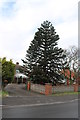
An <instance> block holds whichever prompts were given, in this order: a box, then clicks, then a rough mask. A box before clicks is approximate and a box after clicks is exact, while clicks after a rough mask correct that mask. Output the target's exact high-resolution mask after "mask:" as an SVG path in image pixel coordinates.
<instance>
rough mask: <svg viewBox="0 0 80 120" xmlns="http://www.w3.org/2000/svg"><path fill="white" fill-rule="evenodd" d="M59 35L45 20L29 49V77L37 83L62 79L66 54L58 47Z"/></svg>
mask: <svg viewBox="0 0 80 120" xmlns="http://www.w3.org/2000/svg"><path fill="white" fill-rule="evenodd" d="M58 40H59V35H57V34H56V32H55V29H54V27H53V26H52V24H51V23H50V22H48V21H44V22H43V24H41V27H40V28H38V31H37V32H36V33H35V36H34V39H33V40H32V41H31V44H30V46H29V49H28V50H27V54H26V60H22V61H23V63H24V64H25V67H26V69H27V71H28V72H29V74H28V75H29V77H31V78H32V80H33V81H35V82H36V83H40V82H50V81H56V82H57V81H58V80H60V79H62V76H61V70H62V69H63V68H64V66H65V63H64V61H65V60H64V59H65V57H66V56H65V54H64V51H63V49H62V48H58V46H57V45H58V43H57V41H58Z"/></svg>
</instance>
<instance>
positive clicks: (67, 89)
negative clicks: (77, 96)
mask: <svg viewBox="0 0 80 120" xmlns="http://www.w3.org/2000/svg"><path fill="white" fill-rule="evenodd" d="M59 92H60V93H62V92H74V86H72V85H69V86H54V87H52V93H59Z"/></svg>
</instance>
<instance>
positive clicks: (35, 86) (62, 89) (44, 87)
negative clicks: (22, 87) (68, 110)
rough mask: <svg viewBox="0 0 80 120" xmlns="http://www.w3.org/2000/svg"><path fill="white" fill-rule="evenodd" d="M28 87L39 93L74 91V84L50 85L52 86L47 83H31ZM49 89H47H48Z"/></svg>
mask: <svg viewBox="0 0 80 120" xmlns="http://www.w3.org/2000/svg"><path fill="white" fill-rule="evenodd" d="M30 89H31V90H32V91H34V92H38V93H41V94H46V95H47V94H52V93H62V92H74V86H73V85H69V86H64V85H62V86H52V88H50V87H48V86H47V85H40V84H33V83H31V87H30ZM48 89H49V90H48Z"/></svg>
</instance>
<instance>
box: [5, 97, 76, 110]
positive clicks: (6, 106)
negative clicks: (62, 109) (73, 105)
mask: <svg viewBox="0 0 80 120" xmlns="http://www.w3.org/2000/svg"><path fill="white" fill-rule="evenodd" d="M74 101H78V99H74V100H70V101H65V102H52V103H39V104H29V105H14V106H9V105H3V107H4V108H15V107H33V106H43V105H54V104H62V103H69V102H74Z"/></svg>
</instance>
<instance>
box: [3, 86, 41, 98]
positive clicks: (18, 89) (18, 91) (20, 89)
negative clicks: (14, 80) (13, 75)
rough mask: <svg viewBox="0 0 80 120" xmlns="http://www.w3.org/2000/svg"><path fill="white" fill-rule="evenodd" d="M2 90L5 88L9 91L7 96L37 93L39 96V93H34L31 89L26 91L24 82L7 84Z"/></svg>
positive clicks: (33, 94)
mask: <svg viewBox="0 0 80 120" xmlns="http://www.w3.org/2000/svg"><path fill="white" fill-rule="evenodd" d="M4 90H6V91H7V92H8V93H9V96H15V97H16V96H17V97H22V96H24V97H25V96H35V95H38V96H40V94H39V93H35V92H32V91H27V89H26V85H25V84H8V85H7V86H6V87H5V88H4Z"/></svg>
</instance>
